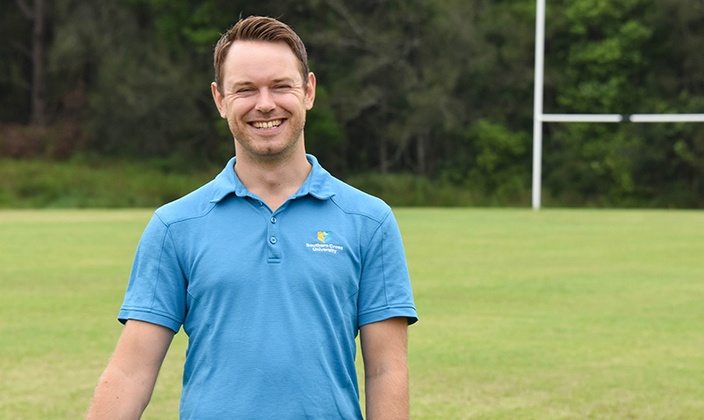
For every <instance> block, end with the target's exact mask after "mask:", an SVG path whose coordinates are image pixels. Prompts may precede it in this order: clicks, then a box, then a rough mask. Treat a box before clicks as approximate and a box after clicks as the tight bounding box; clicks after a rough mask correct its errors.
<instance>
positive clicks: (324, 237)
mask: <svg viewBox="0 0 704 420" xmlns="http://www.w3.org/2000/svg"><path fill="white" fill-rule="evenodd" d="M331 235H332V233H330V232H325V231H324V230H319V231H318V241H320V242H322V243H324V244H325V243H327V242H328V240H329V239H330V236H331Z"/></svg>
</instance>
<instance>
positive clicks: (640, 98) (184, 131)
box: [0, 0, 704, 208]
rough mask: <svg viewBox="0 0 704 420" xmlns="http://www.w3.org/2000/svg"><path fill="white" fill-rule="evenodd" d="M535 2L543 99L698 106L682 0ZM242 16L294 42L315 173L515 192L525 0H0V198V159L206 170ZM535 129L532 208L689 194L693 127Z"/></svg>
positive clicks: (700, 52)
mask: <svg viewBox="0 0 704 420" xmlns="http://www.w3.org/2000/svg"><path fill="white" fill-rule="evenodd" d="M547 3H548V5H547V23H548V24H547V34H546V85H545V110H546V112H551V113H582V112H584V113H620V114H629V113H670V112H672V113H690V112H692V113H701V112H703V111H704V3H703V2H702V1H700V0H659V1H656V2H654V1H651V0H619V1H607V0H570V1H566V0H550V1H548V2H547ZM250 14H263V15H270V16H276V17H280V18H282V20H284V21H285V22H287V23H288V24H290V25H291V26H292V27H293V28H294V29H295V30H296V31H298V32H299V33H300V34H301V36H302V38H303V39H304V41H305V42H306V43H307V45H308V48H309V53H310V61H311V67H312V70H313V71H315V72H316V74H317V76H318V80H319V90H318V98H317V102H316V106H315V108H314V109H313V111H312V112H311V113H310V115H309V121H308V126H307V131H306V141H307V144H308V150H309V151H310V152H312V153H314V154H316V155H317V156H318V157H319V158H320V159H321V161H322V162H323V163H324V165H325V166H326V167H327V168H328V169H329V170H330V171H331V172H333V173H334V174H336V175H338V176H340V177H342V178H345V179H353V178H351V177H352V176H354V177H356V179H357V180H358V181H359V182H365V184H364V185H360V186H362V187H366V185H367V184H369V185H372V186H374V185H382V184H384V183H386V182H389V180H390V179H391V180H392V181H391V182H399V183H401V184H402V185H405V184H404V183H406V184H407V183H408V182H409V180H412V184H413V185H414V191H422V190H423V188H420V187H418V185H421V186H422V185H426V186H428V185H430V186H431V187H430V188H429V190H430V191H436V190H443V191H445V192H446V193H445V194H444V196H452V195H458V194H459V195H462V194H464V195H465V196H466V197H469V198H466V197H464V198H459V199H454V200H452V199H451V200H439V199H437V198H436V199H433V200H435V201H432V200H431V201H430V202H424V200H425V197H428V195H427V194H426V195H423V194H420V195H415V196H413V197H411V198H405V200H406V201H409V202H411V203H420V204H424V203H425V204H428V203H430V204H437V203H441V204H451V205H452V204H457V203H461V204H467V203H468V204H481V205H483V204H491V205H526V206H527V205H528V203H529V196H530V172H531V132H532V112H533V109H532V108H533V104H532V96H533V51H534V45H533V44H534V41H533V40H534V21H535V1H534V0H512V1H503V0H501V1H499V0H491V1H487V0H358V1H354V2H345V1H342V0H300V1H296V2H281V1H278V0H257V1H251V0H239V1H232V0H228V1H224V0H204V1H198V2H194V1H189V0H168V1H166V0H104V1H100V2H86V1H81V0H54V1H48V0H33V1H30V0H15V1H4V2H1V3H0V38H2V39H3V40H4V42H2V43H0V91H2V95H0V167H2V168H3V170H13V171H14V172H13V173H14V174H15V176H17V177H21V178H22V180H14V181H12V183H8V182H7V180H6V178H5V175H3V178H4V179H3V183H2V184H0V188H2V189H3V191H5V192H3V193H2V194H4V195H5V197H9V196H13V197H17V194H16V193H15V192H13V191H17V188H18V187H17V185H18V183H24V182H30V181H25V177H26V176H30V175H29V174H32V173H33V172H32V171H33V169H31V168H32V167H31V166H30V169H26V170H25V169H18V168H17V166H15V167H14V169H7V168H6V167H7V166H11V165H13V163H11V162H12V161H14V160H26V159H34V160H39V161H40V162H42V163H43V164H44V165H45V167H48V166H49V165H50V164H51V163H53V162H57V161H59V162H60V161H66V162H76V160H75V159H76V157H77V156H78V157H79V160H78V161H79V162H85V161H89V162H92V164H93V166H94V167H95V170H96V171H97V170H99V169H102V167H103V165H101V164H100V162H103V161H104V160H105V159H110V160H111V161H115V160H127V161H130V162H131V163H130V164H131V165H138V163H137V161H140V162H145V163H146V166H147V167H151V166H152V165H153V164H154V162H156V166H155V168H156V169H158V170H159V171H160V172H161V173H162V174H164V173H165V174H166V175H171V174H175V173H179V174H182V175H189V176H190V175H191V174H192V173H193V171H196V173H202V171H203V170H204V168H211V167H213V166H220V165H222V164H223V163H224V161H225V159H226V158H228V157H229V156H230V155H231V154H232V149H233V148H232V140H231V138H230V136H229V133H228V132H227V128H226V125H225V124H224V123H223V121H221V120H220V119H219V117H218V115H217V113H216V112H215V108H214V106H213V105H212V103H211V102H212V101H211V98H210V90H209V88H208V85H209V83H210V82H211V80H212V79H213V76H212V68H211V67H212V66H211V62H212V48H213V46H214V44H215V42H216V40H217V39H218V37H219V34H220V33H221V32H223V31H225V30H226V29H227V28H228V27H229V26H230V25H232V24H233V23H234V21H235V20H236V19H237V17H238V16H240V15H242V16H247V15H250ZM545 128H546V130H545V144H544V165H543V170H544V176H543V181H544V187H543V191H544V194H545V197H544V203H546V204H548V205H561V206H583V205H590V206H622V207H635V206H639V207H686V208H702V207H704V124H691V123H690V124H613V125H610V124H546V127H545ZM23 168H24V167H23ZM52 170H53V169H52ZM57 170H59V171H61V170H63V169H57ZM379 174H381V176H380V175H379ZM388 174H391V178H389V177H388V176H387V175H388ZM124 176H129V175H124ZM105 178H109V179H114V177H111V176H109V175H106V176H105ZM399 179H400V180H401V181H399ZM160 182H161V181H160ZM164 182H167V183H168V182H169V181H164ZM137 183H138V182H137ZM392 186H393V184H392ZM13 188H14V189H13ZM168 188H171V187H167V189H168ZM20 189H26V188H25V187H22V188H20ZM390 189H391V190H394V191H396V190H397V188H393V187H392V188H390ZM42 191H43V190H42ZM179 191H180V190H179ZM460 193H461V194H460ZM52 194H54V195H55V194H56V192H55V191H53V192H50V193H49V195H52ZM400 197H401V199H403V197H404V196H400ZM394 199H395V198H394ZM30 201H31V200H30ZM38 201H39V202H38V203H35V204H31V203H30V202H28V201H22V202H21V203H19V204H16V205H45V203H46V202H47V200H46V199H41V200H38ZM49 201H50V200H49ZM78 201H79V202H85V201H89V200H88V199H81V200H78ZM391 201H393V200H391ZM4 202H5V203H6V204H5V205H10V204H8V203H10V202H11V200H9V199H5V201H4ZM130 203H132V204H139V203H142V201H141V200H140V199H139V198H134V199H128V200H125V201H123V202H121V203H120V204H119V205H131V204H130Z"/></svg>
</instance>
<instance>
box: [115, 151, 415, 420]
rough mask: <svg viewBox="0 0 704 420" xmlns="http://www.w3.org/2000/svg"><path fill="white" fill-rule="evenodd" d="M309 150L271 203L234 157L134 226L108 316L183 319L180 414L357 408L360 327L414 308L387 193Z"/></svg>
mask: <svg viewBox="0 0 704 420" xmlns="http://www.w3.org/2000/svg"><path fill="white" fill-rule="evenodd" d="M308 160H309V162H310V163H311V164H312V166H313V167H312V170H311V172H310V174H309V176H308V177H307V179H306V181H305V182H304V184H303V185H302V186H301V188H300V189H299V190H298V192H296V193H295V194H294V195H292V196H291V197H290V198H289V199H288V200H287V201H286V203H284V204H283V205H282V206H281V207H279V208H278V209H277V210H276V211H274V212H272V211H271V210H270V209H269V207H268V206H267V205H266V204H264V203H263V202H262V201H261V200H260V199H259V198H258V197H257V196H256V195H254V194H252V193H251V192H249V191H248V190H247V189H246V188H245V187H244V185H242V183H241V182H240V181H239V179H238V178H237V175H236V174H235V171H234V170H233V167H234V164H235V159H234V158H233V159H231V160H230V161H229V162H228V164H227V166H226V167H225V169H224V170H223V171H222V172H221V173H220V174H219V175H218V176H217V177H216V178H215V179H214V180H213V181H211V182H209V183H208V184H206V185H204V186H203V187H201V188H199V189H198V190H196V191H194V192H192V193H190V194H189V195H187V196H185V197H183V198H181V199H179V200H176V201H174V202H172V203H169V204H167V205H165V206H163V207H161V208H159V209H158V210H157V211H156V212H155V214H154V216H153V217H152V219H151V221H150V222H149V224H148V226H147V228H146V229H145V231H144V234H143V236H142V239H141V240H140V243H139V246H138V248H137V252H136V256H135V261H134V265H133V268H132V273H131V276H130V281H129V285H128V287H127V292H126V296H125V300H124V303H123V306H122V308H121V310H120V313H119V316H118V318H119V320H120V321H121V322H126V320H128V319H135V320H141V321H146V322H150V323H154V324H158V325H162V326H165V327H168V328H170V329H172V330H173V331H175V332H177V331H178V330H179V329H180V328H181V327H183V329H184V331H185V332H186V334H187V335H188V337H189V342H188V349H187V351H186V363H185V366H184V375H183V393H182V396H181V418H183V419H191V418H193V419H223V418H228V419H229V418H243V419H258V418H262V419H272V418H279V419H301V418H314V419H323V418H325V419H331V418H345V419H348V418H356V419H361V418H362V413H361V410H360V407H359V390H358V385H357V375H356V370H355V364H354V360H355V357H356V345H355V337H356V335H357V331H358V329H359V327H360V326H362V325H364V324H368V323H372V322H377V321H381V320H384V319H388V318H392V317H406V318H408V321H409V323H413V322H415V321H416V320H417V314H416V310H415V306H414V303H413V296H412V293H411V285H410V280H409V276H408V269H407V265H406V259H405V254H404V250H403V244H402V242H401V236H400V233H399V229H398V226H397V224H396V220H395V218H394V216H393V214H392V212H391V209H390V208H389V206H387V205H386V204H385V203H383V202H382V201H381V200H379V199H378V198H375V197H372V196H370V195H368V194H365V193H363V192H361V191H359V190H357V189H354V188H353V187H351V186H349V185H347V184H345V183H343V182H342V181H340V180H338V179H336V178H334V177H332V176H331V175H330V174H329V173H328V172H327V171H325V170H324V169H323V168H322V167H321V166H320V164H319V163H318V161H317V160H316V159H315V158H314V157H313V156H311V155H308Z"/></svg>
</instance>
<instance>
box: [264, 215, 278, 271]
mask: <svg viewBox="0 0 704 420" xmlns="http://www.w3.org/2000/svg"><path fill="white" fill-rule="evenodd" d="M279 225H280V224H279V219H278V218H277V217H276V216H274V215H272V216H271V217H269V223H268V229H267V238H268V242H269V244H268V245H267V261H268V262H270V263H278V262H280V261H281V244H279V235H280V231H279Z"/></svg>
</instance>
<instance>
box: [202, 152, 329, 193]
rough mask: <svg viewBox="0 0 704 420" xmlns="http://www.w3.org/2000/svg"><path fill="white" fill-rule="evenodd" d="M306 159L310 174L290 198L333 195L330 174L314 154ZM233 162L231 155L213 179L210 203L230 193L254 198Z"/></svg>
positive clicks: (234, 158) (234, 160)
mask: <svg viewBox="0 0 704 420" xmlns="http://www.w3.org/2000/svg"><path fill="white" fill-rule="evenodd" d="M306 159H308V162H309V163H310V164H311V166H312V168H311V171H310V174H308V177H307V178H306V180H305V181H304V182H303V185H301V187H300V188H299V189H298V191H296V193H295V194H293V195H292V196H291V198H292V199H295V198H299V197H303V196H306V195H308V194H310V195H312V196H313V197H315V198H317V199H318V200H327V199H329V198H331V197H332V196H334V195H335V193H334V192H333V189H332V185H331V181H332V176H331V175H330V173H328V171H326V170H325V169H324V168H323V167H322V166H321V165H320V163H319V162H318V159H316V157H315V156H313V155H310V154H307V155H306ZM235 162H237V158H236V157H233V158H231V159H230V160H229V161H228V162H227V165H225V168H224V169H223V170H222V171H221V172H220V174H218V175H217V176H216V177H215V179H214V180H213V189H214V191H213V195H212V197H213V198H212V199H211V200H210V202H211V203H219V202H220V201H222V199H224V198H225V197H227V196H228V195H230V194H235V195H236V196H237V197H252V198H256V196H255V195H254V194H252V193H251V192H250V191H249V190H248V189H247V188H246V187H245V186H244V184H242V182H241V181H240V179H239V178H238V177H237V174H236V173H235V169H234V168H235Z"/></svg>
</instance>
